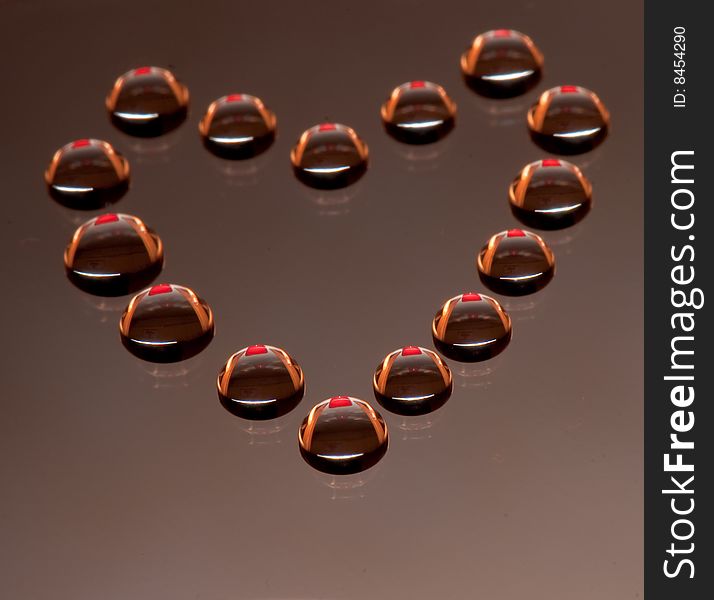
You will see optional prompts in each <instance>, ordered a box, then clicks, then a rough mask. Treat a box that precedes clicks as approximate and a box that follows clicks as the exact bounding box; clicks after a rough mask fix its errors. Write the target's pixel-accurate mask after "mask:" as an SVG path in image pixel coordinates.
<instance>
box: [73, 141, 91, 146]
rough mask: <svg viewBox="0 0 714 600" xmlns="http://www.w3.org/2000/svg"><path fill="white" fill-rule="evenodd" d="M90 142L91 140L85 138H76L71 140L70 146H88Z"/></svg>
mask: <svg viewBox="0 0 714 600" xmlns="http://www.w3.org/2000/svg"><path fill="white" fill-rule="evenodd" d="M91 143H92V140H87V139H84V140H76V141H74V142H72V148H82V147H84V146H89V144H91Z"/></svg>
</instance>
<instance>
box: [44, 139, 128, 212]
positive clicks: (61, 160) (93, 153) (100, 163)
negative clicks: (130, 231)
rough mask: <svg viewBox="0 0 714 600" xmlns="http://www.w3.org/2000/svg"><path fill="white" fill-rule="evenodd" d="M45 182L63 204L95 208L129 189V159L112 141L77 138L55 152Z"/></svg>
mask: <svg viewBox="0 0 714 600" xmlns="http://www.w3.org/2000/svg"><path fill="white" fill-rule="evenodd" d="M45 182H46V183H47V189H48V191H49V193H50V196H51V197H52V198H54V199H55V200H56V201H57V202H59V203H60V204H62V205H63V206H66V207H68V208H72V209H75V210H95V209H97V208H102V207H104V206H106V205H108V204H112V203H114V202H116V201H118V200H120V199H121V198H122V196H123V195H124V194H125V193H126V192H127V190H128V189H129V163H128V161H127V160H126V159H125V158H124V157H123V156H122V155H121V154H119V153H118V152H117V151H116V150H115V149H114V147H113V146H112V145H111V144H110V143H108V142H105V141H102V140H94V139H81V140H75V141H74V142H71V143H69V144H65V145H64V146H62V147H61V148H60V149H59V150H57V151H56V152H55V153H54V156H53V157H52V160H51V161H50V164H49V166H48V167H47V169H46V170H45Z"/></svg>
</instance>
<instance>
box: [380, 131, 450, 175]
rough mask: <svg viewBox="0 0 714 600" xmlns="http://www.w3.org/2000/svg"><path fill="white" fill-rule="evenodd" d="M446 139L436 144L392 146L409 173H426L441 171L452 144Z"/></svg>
mask: <svg viewBox="0 0 714 600" xmlns="http://www.w3.org/2000/svg"><path fill="white" fill-rule="evenodd" d="M451 140H452V138H451V137H446V138H444V139H443V140H441V141H439V142H437V143H435V144H426V145H409V144H392V147H393V149H394V153H395V154H396V155H397V156H399V158H400V159H401V165H402V168H403V169H404V170H405V171H407V172H408V173H426V172H432V171H436V170H437V169H439V167H440V166H441V165H442V164H443V163H444V159H445V158H447V157H448V154H449V150H450V148H451V145H452V142H451Z"/></svg>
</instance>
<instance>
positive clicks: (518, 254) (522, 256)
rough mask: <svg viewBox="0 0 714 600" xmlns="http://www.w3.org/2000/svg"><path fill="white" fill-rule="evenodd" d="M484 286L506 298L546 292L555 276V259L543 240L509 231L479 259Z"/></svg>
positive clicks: (493, 239)
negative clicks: (543, 290) (539, 291)
mask: <svg viewBox="0 0 714 600" xmlns="http://www.w3.org/2000/svg"><path fill="white" fill-rule="evenodd" d="M476 268H477V269H478V275H479V277H480V278H481V281H482V282H483V283H484V285H485V286H486V287H487V288H488V289H490V290H492V291H494V292H496V293H497V294H503V295H504V296H525V295H527V294H533V293H534V292H537V291H538V290H541V289H543V288H544V287H545V286H546V285H548V284H549V283H550V281H551V280H552V279H553V276H554V275H555V256H554V255H553V251H552V250H551V249H550V248H549V247H548V244H546V243H545V241H544V240H543V238H541V237H540V236H539V235H536V234H535V233H532V232H530V231H524V230H522V229H509V230H508V231H501V232H500V233H497V234H495V235H493V236H491V238H490V239H489V240H488V242H487V243H486V245H484V247H483V248H481V251H480V252H479V254H478V256H477V258H476Z"/></svg>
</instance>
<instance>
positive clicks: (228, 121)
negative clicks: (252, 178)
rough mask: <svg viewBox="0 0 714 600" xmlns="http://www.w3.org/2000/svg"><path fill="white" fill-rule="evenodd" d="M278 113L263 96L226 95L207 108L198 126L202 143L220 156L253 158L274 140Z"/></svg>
mask: <svg viewBox="0 0 714 600" xmlns="http://www.w3.org/2000/svg"><path fill="white" fill-rule="evenodd" d="M275 124H276V119H275V114H274V113H272V112H271V111H270V110H268V109H267V108H266V107H265V105H264V104H263V102H262V101H261V99H260V98H256V97H255V96H250V95H248V94H230V95H228V96H223V97H222V98H219V99H218V100H216V101H215V102H212V103H211V105H210V106H209V107H208V110H207V111H206V114H205V115H204V116H203V119H201V122H200V123H199V125H198V130H199V132H200V133H201V137H202V138H203V145H204V146H206V148H208V150H210V151H211V152H213V154H215V155H217V156H220V157H221V158H230V159H244V158H252V157H254V156H257V155H258V154H261V153H262V152H265V151H266V150H267V149H268V148H269V147H270V145H271V144H272V143H273V140H274V139H275Z"/></svg>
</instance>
